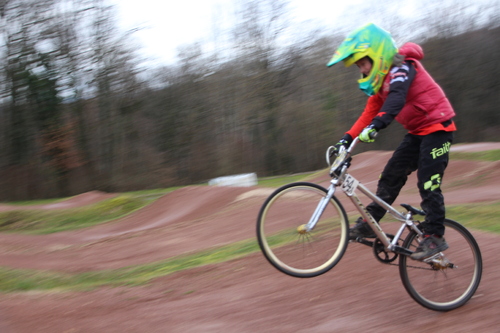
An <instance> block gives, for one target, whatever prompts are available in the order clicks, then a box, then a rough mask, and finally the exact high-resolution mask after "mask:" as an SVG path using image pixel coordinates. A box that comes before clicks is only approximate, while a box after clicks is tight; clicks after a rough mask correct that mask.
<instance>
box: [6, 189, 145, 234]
mask: <svg viewBox="0 0 500 333" xmlns="http://www.w3.org/2000/svg"><path fill="white" fill-rule="evenodd" d="M150 202H151V199H150V198H143V197H140V196H138V197H133V196H130V195H120V196H118V197H115V198H112V199H108V200H104V201H101V202H99V203H96V204H93V205H89V206H85V207H79V208H71V209H61V210H40V209H37V210H13V211H7V212H0V231H8V232H23V233H31V234H50V233H54V232H60V231H67V230H75V229H81V228H85V227H90V226H93V225H96V224H99V223H103V222H108V221H110V220H113V219H117V218H120V217H122V216H125V215H127V214H130V213H131V212H133V211H135V210H137V209H139V208H142V207H144V206H145V205H147V204H149V203H150Z"/></svg>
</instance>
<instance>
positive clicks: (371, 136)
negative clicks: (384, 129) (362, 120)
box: [359, 125, 377, 142]
mask: <svg viewBox="0 0 500 333" xmlns="http://www.w3.org/2000/svg"><path fill="white" fill-rule="evenodd" d="M376 136H377V129H376V128H375V127H374V126H373V125H368V126H366V127H365V128H364V129H363V131H362V132H361V134H360V135H359V140H360V141H362V142H374V141H375V137H376Z"/></svg>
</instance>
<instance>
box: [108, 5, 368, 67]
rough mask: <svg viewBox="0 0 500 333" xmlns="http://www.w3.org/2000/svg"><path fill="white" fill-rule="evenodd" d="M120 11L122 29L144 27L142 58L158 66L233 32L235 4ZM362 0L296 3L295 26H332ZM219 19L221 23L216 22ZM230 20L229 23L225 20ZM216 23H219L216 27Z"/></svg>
mask: <svg viewBox="0 0 500 333" xmlns="http://www.w3.org/2000/svg"><path fill="white" fill-rule="evenodd" d="M111 2H112V3H113V4H114V5H115V6H116V8H117V11H118V19H119V26H120V28H122V29H124V30H128V29H133V28H136V27H142V28H143V29H142V30H140V31H138V32H136V33H135V34H134V36H135V38H136V39H137V40H138V41H139V43H140V44H141V45H142V47H143V49H142V51H141V52H142V55H144V56H147V57H149V58H151V59H152V62H155V63H166V64H169V63H173V62H175V61H176V55H177V50H178V47H179V46H181V45H187V44H192V43H195V42H204V41H206V40H210V39H211V38H212V36H213V35H214V30H215V29H214V26H217V29H219V30H221V29H222V30H224V29H229V28H230V27H231V24H230V23H228V19H227V18H229V17H232V15H233V13H234V10H235V9H234V2H235V0H191V1H173V0H141V1H137V0H112V1H111ZM346 3H349V4H350V5H356V4H358V3H362V0H350V2H346V1H336V0H330V1H325V0H292V1H290V7H289V8H290V9H291V13H290V14H291V17H292V22H294V23H299V22H306V21H309V22H310V24H311V25H329V24H330V23H331V22H332V21H334V20H335V19H336V18H337V16H338V15H340V14H341V13H342V11H343V10H344V9H345V6H346ZM215 18H218V19H215ZM224 18H226V19H224ZM214 22H215V23H214Z"/></svg>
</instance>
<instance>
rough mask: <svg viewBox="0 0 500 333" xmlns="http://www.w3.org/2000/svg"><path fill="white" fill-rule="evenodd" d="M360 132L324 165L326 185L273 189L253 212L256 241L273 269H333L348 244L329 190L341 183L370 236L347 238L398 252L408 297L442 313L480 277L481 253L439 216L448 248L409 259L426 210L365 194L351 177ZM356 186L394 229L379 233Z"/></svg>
mask: <svg viewBox="0 0 500 333" xmlns="http://www.w3.org/2000/svg"><path fill="white" fill-rule="evenodd" d="M358 142H359V138H355V139H354V140H353V142H352V144H351V145H350V146H349V147H348V148H347V149H346V148H345V147H341V149H340V150H339V152H338V153H337V155H336V158H335V160H334V161H333V163H330V153H331V152H332V149H334V147H329V148H328V150H327V153H326V159H327V163H328V165H329V166H330V176H331V181H330V186H329V187H328V189H325V188H324V187H322V186H320V185H317V184H314V183H310V182H296V183H291V184H288V185H285V186H282V187H280V188H278V189H277V190H276V191H274V192H273V193H272V194H271V195H270V196H269V197H268V198H267V199H266V201H265V202H264V204H263V205H262V207H261V209H260V211H259V215H258V218H257V239H258V242H259V246H260V249H261V250H262V252H263V254H264V256H265V257H266V259H267V260H268V261H269V262H270V263H271V265H273V266H274V267H275V268H277V269H278V270H279V271H281V272H283V273H285V274H288V275H291V276H294V277H300V278H310V277H315V276H318V275H321V274H323V273H326V272H328V271H329V270H330V269H332V268H333V267H334V266H335V265H336V264H337V263H338V262H339V261H340V259H341V258H342V256H343V255H344V253H345V251H346V249H347V244H348V242H349V221H348V217H347V213H346V210H345V209H344V206H343V205H342V203H341V202H340V201H339V199H338V198H337V197H336V196H335V192H336V190H337V189H340V190H341V191H342V192H344V194H345V195H346V196H347V197H348V198H349V199H350V200H351V201H352V203H353V204H354V206H355V207H356V209H357V210H358V211H359V213H360V214H361V216H362V217H363V218H364V219H365V220H366V221H368V224H369V226H370V227H371V228H372V229H373V231H374V233H375V234H376V236H377V238H376V239H375V240H374V241H369V240H367V239H363V238H358V239H356V240H355V241H354V242H357V243H360V244H363V245H366V246H370V247H371V248H372V249H373V254H374V255H375V258H376V259H378V260H379V261H380V262H381V263H385V264H392V265H395V264H393V262H394V261H395V260H396V259H397V258H399V262H398V264H397V265H398V266H399V275H400V278H401V281H402V283H403V285H404V287H405V289H406V291H407V292H408V293H409V295H410V296H411V297H412V298H413V299H414V300H415V301H416V302H417V303H419V304H420V305H422V306H424V307H426V308H429V309H431V310H435V311H449V310H453V309H456V308H458V307H460V306H462V305H464V304H465V303H466V302H467V301H468V300H469V299H470V298H471V297H472V296H473V295H474V293H475V292H476V290H477V288H478V286H479V283H480V281H481V274H482V258H481V251H480V249H479V246H478V244H477V242H476V240H475V239H474V237H473V236H472V234H471V233H470V232H469V231H468V230H467V229H466V228H465V227H464V226H462V225H461V224H460V223H458V222H455V221H453V220H450V219H445V221H444V225H445V228H446V231H445V237H446V241H447V243H448V245H449V248H448V249H447V250H446V251H444V252H440V253H438V254H435V255H433V256H431V257H429V258H426V259H424V260H422V261H416V260H412V259H410V257H409V256H410V255H411V254H412V253H413V252H414V251H415V249H416V247H417V245H418V244H419V242H420V240H421V239H422V237H423V233H422V226H423V224H422V223H423V222H420V221H419V220H417V219H416V218H415V217H416V216H424V215H425V212H424V211H422V210H420V209H417V208H414V207H412V206H410V205H407V204H401V206H402V207H403V208H404V209H405V211H404V212H399V211H398V210H396V209H395V208H393V207H392V206H391V205H389V204H388V203H386V202H384V201H383V200H382V199H380V198H379V197H377V196H376V195H375V194H373V193H372V192H370V191H369V190H368V188H367V187H366V186H364V185H363V184H361V183H360V182H359V181H358V180H357V179H355V178H354V177H353V176H351V175H350V174H349V173H348V172H347V170H348V168H349V167H350V166H351V162H352V155H351V152H352V151H353V149H354V147H355V146H356V144H357V143H358ZM357 191H359V192H361V193H362V194H364V195H365V196H366V197H368V198H369V199H371V200H372V201H375V202H376V203H378V204H379V205H380V206H382V207H384V208H385V209H386V210H387V212H388V213H389V214H390V215H392V216H393V217H394V218H395V219H396V220H397V221H399V222H400V223H401V225H400V227H399V229H398V230H397V231H396V233H395V234H394V235H392V234H388V233H386V232H384V231H383V229H382V226H381V225H380V224H379V223H378V222H377V221H375V220H374V219H373V217H372V216H371V215H370V214H369V213H368V211H367V210H366V209H365V206H364V205H363V203H362V202H361V200H360V199H359V198H358V196H357Z"/></svg>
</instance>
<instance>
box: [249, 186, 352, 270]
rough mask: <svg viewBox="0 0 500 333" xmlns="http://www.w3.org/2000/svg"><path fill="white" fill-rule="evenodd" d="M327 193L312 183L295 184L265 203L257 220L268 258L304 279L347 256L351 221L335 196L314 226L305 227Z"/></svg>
mask: <svg viewBox="0 0 500 333" xmlns="http://www.w3.org/2000/svg"><path fill="white" fill-rule="evenodd" d="M326 194H327V191H326V189H325V188H323V187H321V186H319V185H316V184H313V183H307V182H300V183H292V184H288V185H285V186H283V187H281V188H279V189H277V190H276V191H274V193H272V194H271V196H269V198H267V200H266V201H265V202H264V204H263V206H262V208H261V209H260V212H259V216H258V219H257V239H258V241H259V246H260V248H261V250H262V252H263V254H264V256H265V257H266V259H267V260H268V261H269V262H270V263H271V264H272V265H273V266H274V267H276V268H277V269H278V270H280V271H281V272H283V273H285V274H288V275H291V276H295V277H302V278H304V277H313V276H318V275H320V274H323V273H325V272H327V271H328V270H330V269H331V268H332V267H333V266H335V265H336V264H337V263H338V261H339V260H340V259H341V258H342V256H343V255H344V253H345V250H346V248H347V243H348V238H349V237H348V232H349V223H348V220H347V214H346V213H345V210H344V208H343V207H342V205H341V203H340V202H339V201H338V199H337V198H336V197H332V198H331V199H330V200H329V202H328V204H327V206H326V208H325V210H324V211H323V214H322V215H321V216H320V217H319V221H318V223H317V224H316V226H315V228H314V229H312V230H310V231H307V230H306V228H305V225H306V224H307V223H308V222H309V220H310V219H311V216H312V215H313V213H314V211H315V210H316V207H317V206H318V204H319V202H320V201H321V199H322V198H324V197H325V196H326Z"/></svg>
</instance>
